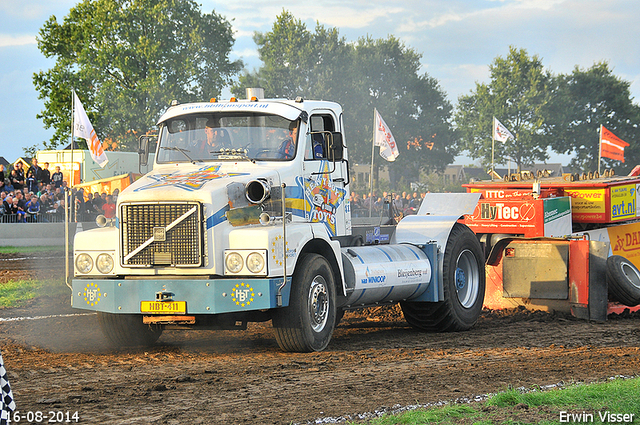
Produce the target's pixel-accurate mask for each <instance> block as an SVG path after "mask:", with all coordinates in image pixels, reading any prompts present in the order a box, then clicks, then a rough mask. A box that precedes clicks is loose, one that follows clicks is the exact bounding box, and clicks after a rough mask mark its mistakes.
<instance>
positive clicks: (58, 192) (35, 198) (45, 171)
mask: <svg viewBox="0 0 640 425" xmlns="http://www.w3.org/2000/svg"><path fill="white" fill-rule="evenodd" d="M24 168H25V167H24V166H23V163H22V162H21V161H16V162H15V164H13V165H12V166H11V167H10V170H5V169H4V166H3V165H2V164H0V200H1V201H2V204H1V205H0V222H3V223H37V222H60V221H64V218H65V205H73V208H72V209H70V210H69V214H70V215H71V219H72V221H93V220H95V218H96V216H98V215H99V214H104V215H105V216H106V217H113V216H114V215H115V197H116V196H117V190H116V191H114V193H113V195H107V193H102V194H100V193H97V192H96V193H94V194H93V196H91V194H87V195H85V193H84V189H82V188H81V189H76V188H72V189H71V190H69V187H68V184H67V182H66V181H65V180H64V178H63V174H62V172H61V171H60V167H59V166H56V167H55V171H54V172H53V173H51V171H50V170H49V163H48V162H45V163H44V164H43V166H42V167H40V166H39V165H38V160H37V159H36V158H34V159H33V160H32V164H31V166H30V167H29V168H28V169H26V170H25V169H24ZM67 198H68V199H69V201H68V202H67V201H66V199H67ZM85 198H86V199H85ZM71 200H73V202H71Z"/></svg>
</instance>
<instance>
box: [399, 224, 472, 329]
mask: <svg viewBox="0 0 640 425" xmlns="http://www.w3.org/2000/svg"><path fill="white" fill-rule="evenodd" d="M442 285H443V289H444V301H440V302H436V303H433V302H410V301H404V302H402V303H400V305H401V307H402V313H403V314H404V317H405V319H406V321H407V323H409V324H410V325H411V326H412V327H414V328H416V329H418V330H421V331H428V332H456V331H465V330H468V329H470V328H471V327H473V325H475V324H476V322H477V321H478V317H480V313H481V312H482V304H483V302H484V292H485V271H484V256H483V254H482V245H481V244H480V242H479V241H478V239H477V238H476V235H475V234H474V233H473V232H472V231H471V229H469V228H468V227H467V226H465V225H463V224H460V223H456V224H455V225H454V226H453V229H451V234H450V235H449V240H448V241H447V248H446V249H445V252H444V259H443V266H442Z"/></svg>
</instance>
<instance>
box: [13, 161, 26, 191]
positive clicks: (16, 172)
mask: <svg viewBox="0 0 640 425" xmlns="http://www.w3.org/2000/svg"><path fill="white" fill-rule="evenodd" d="M9 180H10V181H11V185H12V186H13V188H14V190H22V188H24V184H25V182H24V173H23V172H22V164H21V163H20V162H16V163H15V164H13V170H11V176H10V177H9Z"/></svg>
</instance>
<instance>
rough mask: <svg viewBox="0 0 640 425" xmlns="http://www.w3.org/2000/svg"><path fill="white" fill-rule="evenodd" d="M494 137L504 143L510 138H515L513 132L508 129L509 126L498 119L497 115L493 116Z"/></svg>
mask: <svg viewBox="0 0 640 425" xmlns="http://www.w3.org/2000/svg"><path fill="white" fill-rule="evenodd" d="M493 138H494V139H495V140H497V141H499V142H502V143H504V142H506V141H507V140H509V138H512V139H515V137H514V136H513V134H511V132H510V131H509V130H507V127H505V126H504V125H502V123H501V122H500V121H498V120H497V119H496V117H493Z"/></svg>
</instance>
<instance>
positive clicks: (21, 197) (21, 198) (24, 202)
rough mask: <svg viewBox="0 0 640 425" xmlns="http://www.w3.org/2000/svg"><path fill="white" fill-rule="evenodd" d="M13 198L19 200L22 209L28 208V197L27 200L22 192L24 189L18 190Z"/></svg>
mask: <svg viewBox="0 0 640 425" xmlns="http://www.w3.org/2000/svg"><path fill="white" fill-rule="evenodd" d="M13 199H14V200H15V199H17V200H18V206H19V207H20V208H22V211H24V210H25V209H26V207H27V201H28V199H26V200H25V196H24V195H23V194H22V191H20V190H16V192H15V196H14V197H13Z"/></svg>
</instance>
